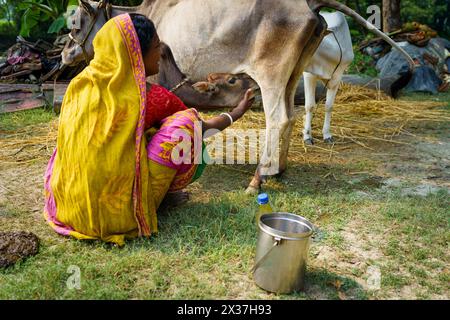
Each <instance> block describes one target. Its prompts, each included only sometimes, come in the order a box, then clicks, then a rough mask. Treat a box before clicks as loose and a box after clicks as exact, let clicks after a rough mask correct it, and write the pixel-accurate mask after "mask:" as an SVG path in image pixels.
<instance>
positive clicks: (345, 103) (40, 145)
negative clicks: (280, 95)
mask: <svg viewBox="0 0 450 320" xmlns="http://www.w3.org/2000/svg"><path fill="white" fill-rule="evenodd" d="M440 107H442V103H439V102H435V101H406V100H394V99H392V98H390V97H388V96H386V95H384V94H383V93H381V92H378V91H374V90H370V89H366V88H362V87H356V86H351V85H347V84H343V85H342V87H341V89H340V90H339V93H338V96H337V98H336V103H335V105H334V109H333V117H332V126H331V131H332V133H333V135H334V138H335V144H334V145H328V144H324V143H323V142H321V138H322V132H321V131H322V130H321V129H322V125H323V118H324V110H323V109H324V108H323V103H319V104H318V107H317V108H316V110H315V112H314V120H313V136H314V137H315V141H316V142H317V143H316V145H315V146H313V147H310V146H305V145H304V144H303V139H302V136H301V133H302V128H303V114H304V111H303V108H301V107H298V108H296V110H295V112H296V116H297V121H296V124H295V128H294V131H293V134H292V139H291V142H290V151H289V159H290V161H294V162H301V163H307V164H308V163H312V162H323V161H330V160H332V159H333V158H334V156H335V155H337V154H339V153H343V152H345V151H346V150H348V149H352V148H364V149H367V150H376V148H377V147H378V148H379V143H380V142H382V143H389V144H396V145H402V144H407V143H406V142H404V141H403V140H404V139H401V137H402V136H407V135H408V136H414V134H413V133H411V132H409V128H411V127H412V126H414V124H418V123H424V122H428V123H434V122H436V123H437V122H447V121H449V120H450V117H449V116H448V113H446V112H445V111H444V110H443V109H442V108H440ZM204 116H205V118H208V117H210V116H211V114H209V115H204ZM264 119H265V118H264V113H263V112H262V110H253V111H249V112H247V114H246V115H245V116H244V117H243V118H242V119H241V120H239V121H237V122H236V123H235V124H234V125H233V128H241V129H243V128H254V129H261V128H264V127H265V120H264ZM56 137H57V120H53V121H52V122H50V123H48V124H42V125H34V126H27V127H23V128H20V129H18V130H15V131H6V130H1V129H0V163H2V164H6V165H7V164H13V165H18V164H27V163H30V162H34V161H39V160H45V161H46V160H47V159H48V158H49V157H50V156H51V153H52V152H53V149H54V147H55V144H56ZM237 143H238V144H246V143H247V144H248V142H244V141H238V142H237ZM253 147H256V146H253ZM247 158H248V155H247Z"/></svg>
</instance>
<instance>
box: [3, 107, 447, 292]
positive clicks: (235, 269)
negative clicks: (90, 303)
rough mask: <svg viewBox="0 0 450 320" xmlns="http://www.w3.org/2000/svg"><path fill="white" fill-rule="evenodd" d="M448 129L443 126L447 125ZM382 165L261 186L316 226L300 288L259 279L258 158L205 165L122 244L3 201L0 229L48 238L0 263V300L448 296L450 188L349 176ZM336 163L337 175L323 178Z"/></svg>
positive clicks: (27, 122)
mask: <svg viewBox="0 0 450 320" xmlns="http://www.w3.org/2000/svg"><path fill="white" fill-rule="evenodd" d="M51 119H54V115H53V114H52V113H51V112H49V111H45V110H43V109H42V110H41V109H37V110H32V111H27V112H23V113H21V112H19V113H15V114H8V115H0V127H1V128H2V129H3V128H7V129H8V130H13V129H15V128H20V127H24V126H31V125H38V124H43V123H46V122H48V121H49V120H51ZM442 130H443V132H447V134H448V125H447V127H445V126H443V127H442ZM386 152H387V151H386ZM40 165H41V166H42V170H43V169H44V168H45V163H42V164H40ZM379 165H380V163H378V162H377V160H376V159H375V158H374V157H372V156H371V155H370V154H367V155H366V157H363V158H357V159H348V161H347V162H346V163H345V164H342V163H339V164H337V163H324V164H321V165H311V166H307V165H305V164H302V163H294V164H291V166H290V167H289V170H288V171H287V172H286V174H285V176H284V177H283V178H282V179H280V180H271V181H270V182H269V183H268V184H266V185H265V186H264V191H266V192H268V193H269V194H270V197H271V202H272V205H273V207H274V208H275V209H276V210H279V211H287V212H294V213H297V214H300V215H302V216H304V217H306V218H307V219H309V220H310V221H311V222H313V223H314V224H315V226H316V227H317V228H318V230H317V233H316V235H315V237H314V240H313V242H312V245H311V249H310V255H309V262H308V272H307V275H306V286H307V290H306V291H305V292H298V293H293V294H289V295H275V294H269V293H266V292H265V291H263V290H261V289H260V288H258V287H257V286H256V285H255V283H254V281H253V279H252V275H251V272H250V269H251V267H252V266H253V263H254V254H255V247H256V242H257V229H256V225H255V222H254V214H255V212H256V210H257V205H256V202H255V197H254V196H249V195H246V194H244V192H243V191H244V189H245V186H246V185H247V184H248V182H249V178H250V176H251V173H252V172H253V171H254V169H255V167H254V166H231V167H230V166H210V167H208V168H207V170H206V172H205V174H204V176H203V177H202V178H201V179H200V180H198V181H197V182H195V183H194V184H193V185H192V186H191V187H190V189H189V190H190V191H191V193H192V196H193V197H192V200H191V201H190V202H189V203H188V204H186V205H185V206H183V207H180V208H177V209H174V210H171V211H170V212H168V213H165V214H162V215H160V216H159V218H158V221H159V234H158V235H157V236H155V237H152V238H151V239H137V240H133V241H129V242H127V244H126V246H125V247H124V248H117V247H114V246H111V245H107V244H103V243H100V242H95V241H94V242H81V241H76V240H73V239H69V238H64V237H61V236H58V235H56V234H55V233H54V232H53V231H52V230H51V229H50V227H49V226H47V225H46V224H45V222H44V221H43V218H42V216H41V213H40V212H38V213H33V212H31V211H30V208H29V207H28V206H27V205H26V204H25V205H17V204H16V203H13V202H5V201H0V226H1V230H29V231H32V232H34V233H36V234H37V235H38V237H39V238H40V240H41V247H40V252H39V254H38V255H36V256H34V257H31V258H29V259H27V260H25V261H22V262H20V263H18V264H16V265H14V266H12V267H10V268H6V269H1V270H0V299H220V298H224V299H385V298H387V299H397V298H398V297H403V298H405V297H408V298H417V299H430V298H436V296H438V297H440V298H448V283H449V272H448V252H447V251H448V242H449V240H450V232H449V230H450V228H449V223H450V214H449V210H448V208H449V207H450V206H449V204H450V203H449V200H448V199H449V195H448V192H447V191H445V190H444V191H440V192H438V193H437V194H434V195H430V196H427V197H418V196H415V197H411V196H402V193H401V191H402V189H403V188H404V187H405V185H400V186H398V187H395V188H390V189H384V188H381V186H382V184H380V183H379V181H378V180H377V178H376V176H372V175H370V174H367V173H361V174H359V175H356V176H355V175H350V174H349V172H361V171H364V172H375V170H376V168H378V166H379ZM329 172H332V173H333V174H334V177H333V176H328V177H327V178H323V177H324V176H325V175H326V174H327V173H329ZM40 187H41V186H40V185H37V186H36V188H40ZM0 191H1V189H0ZM361 191H363V192H364V194H365V195H367V196H364V194H363V195H362V193H361ZM17 192H20V190H19V191H17ZM0 195H1V193H0ZM70 266H78V267H79V268H80V271H81V283H80V284H81V289H80V290H77V289H73V290H71V289H69V288H68V287H67V281H68V280H69V278H70V277H71V275H72V274H71V273H69V272H68V270H69V267H70ZM371 266H375V267H378V268H379V269H380V271H381V288H380V289H379V290H370V289H369V288H367V286H366V285H365V283H366V282H367V279H368V275H367V270H368V268H369V267H371Z"/></svg>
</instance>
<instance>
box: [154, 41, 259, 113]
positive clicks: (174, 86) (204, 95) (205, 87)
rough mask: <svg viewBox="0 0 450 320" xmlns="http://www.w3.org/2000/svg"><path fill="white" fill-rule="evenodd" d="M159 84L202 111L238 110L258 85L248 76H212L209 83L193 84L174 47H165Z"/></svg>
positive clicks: (163, 48)
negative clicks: (177, 58) (173, 49)
mask: <svg viewBox="0 0 450 320" xmlns="http://www.w3.org/2000/svg"><path fill="white" fill-rule="evenodd" d="M154 80H156V82H158V83H159V84H160V85H162V86H163V87H165V88H166V89H168V90H172V91H173V92H174V93H175V94H176V95H177V96H178V97H179V98H180V99H181V101H183V102H184V104H186V105H187V106H189V107H195V108H197V109H198V110H201V111H207V110H212V109H220V108H226V107H234V106H236V105H237V104H238V103H239V101H240V100H241V99H242V98H243V97H244V94H245V92H246V91H247V90H248V89H250V88H251V89H253V90H254V91H256V90H258V85H257V84H256V82H254V81H253V80H252V79H251V78H250V77H249V76H248V75H245V74H239V75H232V74H218V73H215V74H210V75H208V79H207V81H202V82H197V83H193V82H192V81H190V80H189V79H188V78H187V77H186V76H185V75H184V74H183V72H181V70H180V69H179V68H178V66H177V64H176V62H175V59H174V57H173V54H172V51H171V50H170V48H169V47H168V46H167V45H165V44H163V45H162V49H161V60H160V68H159V74H158V75H157V77H156V79H154Z"/></svg>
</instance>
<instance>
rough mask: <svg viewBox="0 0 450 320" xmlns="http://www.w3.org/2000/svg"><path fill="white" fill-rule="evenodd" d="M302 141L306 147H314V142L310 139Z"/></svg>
mask: <svg viewBox="0 0 450 320" xmlns="http://www.w3.org/2000/svg"><path fill="white" fill-rule="evenodd" d="M303 141H304V142H305V145H307V146H313V145H314V140H313V139H312V138H310V139H306V140H303Z"/></svg>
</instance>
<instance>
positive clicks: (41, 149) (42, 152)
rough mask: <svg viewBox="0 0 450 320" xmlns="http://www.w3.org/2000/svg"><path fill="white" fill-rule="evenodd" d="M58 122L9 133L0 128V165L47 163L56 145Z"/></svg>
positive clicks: (54, 121)
mask: <svg viewBox="0 0 450 320" xmlns="http://www.w3.org/2000/svg"><path fill="white" fill-rule="evenodd" d="M57 130H58V121H57V120H53V121H52V122H50V123H48V124H40V125H33V126H27V127H23V128H20V129H18V130H14V131H9V130H2V129H1V128H0V163H1V165H11V164H13V165H19V164H29V163H33V162H36V161H39V160H42V161H48V159H49V158H50V157H51V155H52V153H53V149H54V147H55V145H56V137H57Z"/></svg>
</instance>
